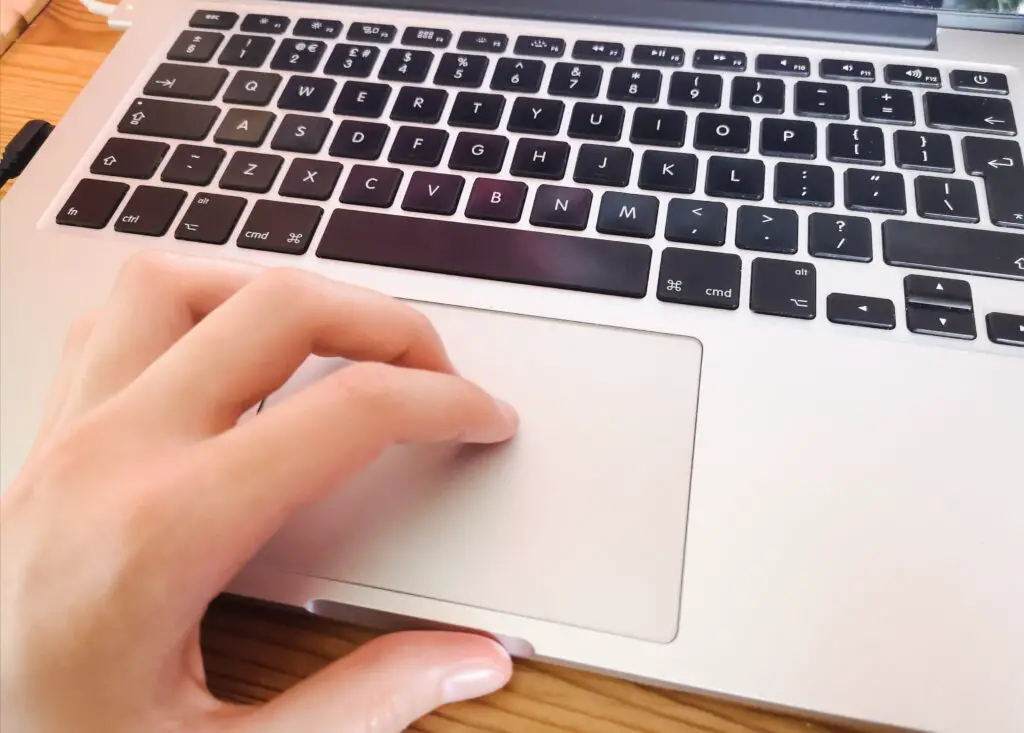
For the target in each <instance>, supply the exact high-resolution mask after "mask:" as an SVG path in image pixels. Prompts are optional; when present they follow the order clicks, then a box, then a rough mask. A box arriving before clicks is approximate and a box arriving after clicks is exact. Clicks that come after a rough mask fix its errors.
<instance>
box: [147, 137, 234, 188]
mask: <svg viewBox="0 0 1024 733" xmlns="http://www.w3.org/2000/svg"><path fill="white" fill-rule="evenodd" d="M226 157H227V153H225V152H224V151H223V150H222V149H221V148H207V147H201V146H199V145H179V146H178V147H177V148H176V149H175V150H174V153H173V154H172V155H171V159H170V160H168V161H167V165H166V166H164V171H163V173H161V174H160V180H161V181H167V182H168V183H185V184H188V185H190V186H209V185H210V183H211V182H212V181H213V178H214V176H216V175H217V171H218V170H220V165H221V163H223V162H224V158H226Z"/></svg>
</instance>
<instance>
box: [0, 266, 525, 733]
mask: <svg viewBox="0 0 1024 733" xmlns="http://www.w3.org/2000/svg"><path fill="white" fill-rule="evenodd" d="M310 354H318V355H322V356H344V357H346V358H349V359H351V360H353V361H357V362H360V363H358V364H354V365H352V366H350V367H348V368H346V369H343V370H341V371H339V372H338V373H336V374H334V375H332V376H330V377H328V378H326V379H323V380H322V381H320V382H318V383H315V384H313V385H311V386H309V387H308V388H306V389H305V390H303V391H302V392H300V393H298V394H295V395H293V396H290V397H288V398H287V399H285V400H283V401H282V402H280V403H279V404H277V405H275V406H273V407H272V408H269V409H268V410H265V411H263V412H261V413H260V414H259V415H258V416H257V417H255V418H254V419H251V420H246V421H244V422H243V423H241V424H237V423H238V420H239V417H240V416H241V415H242V414H243V413H245V412H246V411H247V410H248V409H249V408H250V407H252V406H254V405H256V404H258V403H259V402H260V401H261V400H262V399H263V398H264V397H266V396H268V395H269V394H271V393H272V392H274V391H275V390H277V389H278V388H279V387H281V386H282V385H283V384H284V383H285V382H286V381H287V380H288V378H289V376H290V375H291V374H292V373H293V372H294V371H295V370H296V369H297V368H298V367H299V365H301V364H302V363H303V361H305V359H306V358H307V357H308V356H309V355H310ZM516 427H517V418H516V416H515V412H514V411H513V410H512V409H511V408H510V407H508V406H507V405H505V404H504V403H501V402H498V401H496V400H495V399H494V398H492V397H490V396H489V395H488V394H487V393H486V392H484V391H483V390H482V389H480V388H479V387H476V386H474V385H472V384H470V383H469V382H467V381H465V380H463V379H462V378H460V377H458V376H457V375H456V373H455V370H454V368H453V366H452V364H451V362H450V361H449V359H448V356H447V354H446V352H445V349H444V346H443V344H442V343H441V340H440V338H439V336H438V335H437V333H436V332H435V331H434V329H433V327H432V326H431V325H430V323H429V322H428V321H427V319H426V317H424V316H423V315H421V314H420V313H419V312H417V311H415V310H414V309H412V308H411V307H409V306H407V305H404V304H401V303H399V302H398V301H395V300H392V299H390V298H387V297H385V296H383V295H379V294H375V293H372V292H369V291H365V290H361V289H358V288H354V287H348V286H344V285H340V284H337V283H334V282H332V281H329V280H326V279H323V278H320V277H316V276H313V275H308V274H304V273H300V272H298V271H293V270H268V271H261V270H258V269H255V268H249V267H245V266H242V265H235V264H229V263H224V262H207V261H200V260H194V259H191V258H183V257H177V256H173V255H159V254H153V253H147V254H145V255H140V256H137V257H135V258H133V259H132V260H130V261H129V262H128V264H127V265H126V266H125V268H124V270H123V271H122V272H121V274H120V276H119V277H118V280H117V282H116V284H115V286H114V289H113V291H112V293H111V295H110V298H109V300H108V301H107V303H106V304H105V305H103V306H102V308H100V309H99V310H98V311H97V312H96V313H95V314H93V315H92V316H90V317H88V318H86V319H84V320H82V321H80V322H79V323H78V324H77V325H76V326H75V327H74V328H73V330H72V332H71V334H70V336H69V339H68V343H67V347H66V351H65V354H64V358H63V362H62V366H61V369H60V373H59V376H58V378H57V380H56V383H55V385H54V388H53V393H52V396H51V399H50V403H49V405H48V407H47V410H46V414H45V418H44V422H43V427H42V429H41V431H40V435H39V437H38V439H37V442H36V445H35V446H34V448H33V450H32V453H31V455H30V456H29V458H28V460H27V461H26V463H25V465H24V466H23V467H22V470H21V473H20V475H19V476H18V477H17V478H16V479H15V481H14V483H13V484H12V485H11V486H10V487H8V488H7V490H6V491H5V492H4V493H3V495H2V496H0V729H2V730H3V731H4V733H28V732H29V731H31V733H67V732H68V731H75V732H76V733H140V732H145V733H153V732H157V731H159V732H163V731H188V732H189V733H250V732H255V731H260V732H261V733H263V732H267V733H278V732H280V733H286V732H287V733H291V732H293V731H303V733H320V732H323V733H327V732H328V731H330V733H367V732H369V731H372V732H373V733H398V732H399V731H401V730H404V729H405V728H406V726H408V725H409V724H410V723H411V722H413V721H414V720H415V719H417V718H419V717H421V716H422V715H425V714H426V713H428V712H429V711H431V710H432V709H434V708H435V707H437V706H439V705H442V704H446V703H449V702H454V701H457V700H461V699H467V698H471V697H477V696H480V695H484V694H487V693H490V692H492V691H494V690H496V689H498V688H500V687H502V686H503V685H504V684H505V683H506V682H507V680H508V678H509V676H510V674H511V663H510V660H509V657H508V655H507V654H506V653H505V651H504V650H503V649H502V648H501V647H500V646H499V645H498V644H496V643H495V642H493V641H491V640H489V639H485V638H482V637H478V636H474V635H469V634H454V633H436V632H430V633H412V632H410V633H403V634H395V635H392V636H389V637H383V638H381V639H378V640H376V641H374V642H371V643H370V644H367V645H366V646H364V647H362V648H361V649H359V650H357V651H356V652H354V653H353V654H351V655H350V656H348V657H346V658H345V659H343V660H341V661H339V662H336V663H334V664H333V665H331V666H329V667H327V668H326V669H325V670H323V671H322V672H320V673H319V674H317V675H315V676H314V677H312V678H310V679H308V680H306V681H305V682H303V683H301V684H300V685H298V686H296V687H295V688H293V689H292V690H290V691H288V692H287V693H285V694H284V695H282V696H280V697H279V698H277V699H276V700H274V701H273V702H270V703H268V704H266V705H264V706H263V707H259V708H253V707H237V706H232V705H229V704H227V703H223V702H219V701H217V700H215V699H214V698H213V697H212V696H211V695H210V693H209V691H208V690H207V687H206V683H205V675H204V671H203V664H202V658H201V652H200V647H199V622H200V619H201V617H202V615H203V613H204V611H205V609H206V607H207V605H208V604H209V602H210V601H211V599H212V598H213V597H214V596H215V595H216V594H217V593H218V592H219V591H220V590H222V589H223V588H224V587H225V586H226V585H227V584H228V583H229V581H230V580H231V578H232V577H233V576H234V575H235V574H236V573H237V572H238V571H239V570H240V569H241V567H242V566H243V565H244V564H245V562H246V561H247V560H248V559H249V558H250V557H251V556H252V555H253V554H254V553H255V552H256V550H257V549H258V548H259V547H260V546H261V545H262V544H263V543H264V542H265V541H266V540H267V539H269V538H270V537H271V536H272V535H273V534H274V532H275V531H276V530H277V529H278V528H279V527H280V526H281V524H282V523H283V522H284V521H285V520H286V518H287V517H288V516H289V514H290V513H291V512H292V511H293V510H295V509H296V508H298V507H300V506H302V505H304V504H307V503H309V502H311V501H313V500H315V499H316V498H318V497H319V496H322V495H323V494H324V493H326V492H327V491H329V490H331V489H332V488H334V487H337V486H338V485H340V484H341V483H343V482H344V481H345V480H346V479H347V478H349V477H351V476H353V475H355V474H357V473H359V472H360V470H362V469H363V468H364V467H365V466H367V465H368V464H369V463H370V462H372V461H373V459H374V458H375V457H376V456H378V455H379V454H380V453H381V452H382V451H383V450H384V449H386V448H387V447H389V446H390V445H392V444H395V443H405V442H439V441H450V440H451V441H464V442H473V443H494V442H500V441H504V440H507V439H509V438H510V437H511V436H512V434H513V433H514V432H515V430H516Z"/></svg>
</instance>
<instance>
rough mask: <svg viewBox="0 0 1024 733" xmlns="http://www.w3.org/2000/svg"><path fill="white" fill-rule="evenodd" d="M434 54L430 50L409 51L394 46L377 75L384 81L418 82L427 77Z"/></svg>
mask: <svg viewBox="0 0 1024 733" xmlns="http://www.w3.org/2000/svg"><path fill="white" fill-rule="evenodd" d="M432 63H434V54H432V53H431V52H430V51H409V50H407V49H404V48H392V49H391V50H390V51H388V52H387V55H386V56H385V57H384V61H383V63H381V65H380V69H379V70H378V71H377V77H378V78H379V79H381V80H382V81H405V82H412V83H415V84H418V83H420V82H422V81H424V80H425V79H426V78H427V74H429V73H430V65H431V64H432Z"/></svg>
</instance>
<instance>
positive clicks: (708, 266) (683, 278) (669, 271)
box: [658, 247, 743, 310]
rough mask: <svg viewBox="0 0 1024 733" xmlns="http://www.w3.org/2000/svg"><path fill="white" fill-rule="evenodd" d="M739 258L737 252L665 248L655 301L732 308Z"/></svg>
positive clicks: (736, 299)
mask: <svg viewBox="0 0 1024 733" xmlns="http://www.w3.org/2000/svg"><path fill="white" fill-rule="evenodd" d="M742 270H743V261H742V260H741V259H740V257H739V255H736V254H732V253H720V252H701V251H699V250H692V249H681V248H678V247H666V248H665V250H664V252H662V255H661V271H660V272H659V274H658V300H660V301H662V302H664V303H681V304H683V305H697V306H701V307H704V308H721V309H724V310H736V309H737V308H739V306H740V285H741V280H742Z"/></svg>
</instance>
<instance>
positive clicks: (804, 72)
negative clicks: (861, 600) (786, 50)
mask: <svg viewBox="0 0 1024 733" xmlns="http://www.w3.org/2000/svg"><path fill="white" fill-rule="evenodd" d="M756 68H757V73H758V74H779V75H782V76H810V75H811V60H810V59H808V58H807V57H806V56H775V55H772V54H765V53H763V54H761V55H760V56H758V57H757V67H756Z"/></svg>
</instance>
